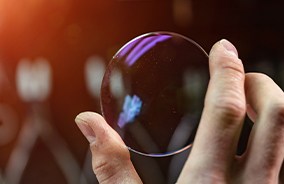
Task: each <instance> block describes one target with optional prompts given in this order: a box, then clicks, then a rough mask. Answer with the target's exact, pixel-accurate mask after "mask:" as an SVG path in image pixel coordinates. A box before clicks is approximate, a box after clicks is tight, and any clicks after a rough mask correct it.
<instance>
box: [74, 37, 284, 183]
mask: <svg viewBox="0 0 284 184" xmlns="http://www.w3.org/2000/svg"><path fill="white" fill-rule="evenodd" d="M209 68H210V82H209V86H208V90H207V94H206V98H205V105H204V109H203V114H202V117H201V120H200V124H199V128H198V131H197V134H196V138H195V142H194V145H193V148H192V151H191V153H190V155H189V157H188V160H187V161H186V163H185V165H184V167H183V170H182V172H181V174H180V176H179V179H178V181H177V183H179V184H183V183H196V184H203V183H206V184H208V183H213V184H215V183H216V184H227V183H233V184H234V183H236V184H284V171H283V170H284V166H283V159H284V93H283V91H282V90H281V89H280V88H279V87H278V86H277V84H275V83H274V81H273V80H272V79H271V78H269V77H268V76H266V75H264V74H261V73H247V74H245V73H244V68H243V64H242V61H241V60H240V59H239V58H238V53H237V50H236V48H235V47H234V46H233V45H232V44H231V43H230V42H228V41H227V40H221V41H219V42H217V43H216V44H215V45H214V46H213V47H212V49H211V51H210V54H209ZM246 113H247V114H248V115H249V117H250V118H251V119H252V121H253V122H254V123H255V125H254V127H253V130H252V132H251V135H250V139H249V143H248V148H247V150H246V152H245V153H244V154H243V155H242V156H236V155H235V151H236V147H237V143H238V139H239V136H240V131H241V127H242V125H243V120H244V117H245V115H246ZM75 121H76V123H77V125H78V127H79V128H80V130H81V131H82V133H83V134H84V135H85V137H86V138H87V139H88V141H89V142H90V148H91V151H92V156H93V157H92V164H93V170H94V173H95V174H96V177H97V179H98V181H99V182H100V183H131V184H135V183H142V181H141V179H140V178H139V176H138V174H137V172H136V171H135V168H134V166H133V165H132V163H131V160H130V155H129V151H128V150H127V148H126V146H125V144H124V143H123V141H122V140H121V138H120V137H119V135H118V134H117V133H116V132H115V131H114V130H113V129H112V128H111V127H110V126H109V125H108V124H107V123H106V122H105V120H104V119H103V117H102V116H101V115H99V114H97V113H94V112H84V113H81V114H79V115H78V116H77V117H76V119H75Z"/></svg>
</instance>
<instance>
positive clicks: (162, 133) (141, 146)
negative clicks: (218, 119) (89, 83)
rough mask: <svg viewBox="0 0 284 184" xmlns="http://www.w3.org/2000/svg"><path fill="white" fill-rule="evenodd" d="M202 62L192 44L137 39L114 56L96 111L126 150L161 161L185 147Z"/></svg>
mask: <svg viewBox="0 0 284 184" xmlns="http://www.w3.org/2000/svg"><path fill="white" fill-rule="evenodd" d="M207 60H208V56H207V54H206V52H205V51H204V50H203V49H202V48H201V47H200V46H199V45H198V44H197V43H195V42H194V41H192V40H190V39H189V38H186V37H184V36H182V35H179V34H176V33H170V32H153V33H147V34H144V35H142V36H139V37H137V38H135V39H133V40H131V41H130V42H128V43H127V44H126V45H124V46H123V47H122V48H121V49H120V50H119V51H118V52H117V53H116V54H115V55H114V57H113V59H112V60H111V62H110V64H109V65H108V67H107V69H106V72H105V75H104V78H103V81H102V86H101V108H102V113H103V116H104V118H105V119H106V121H107V122H108V123H109V124H110V125H111V127H112V128H114V129H115V130H116V131H117V132H118V133H119V135H120V136H121V137H122V139H123V141H124V142H125V144H126V145H127V146H128V147H129V149H130V150H132V151H134V152H136V153H139V154H142V155H145V156H152V157H162V156H168V155H173V154H176V153H179V152H181V151H183V150H185V149H187V148H190V147H191V144H192V142H193V140H194V136H195V132H196V130H197V126H198V123H199V120H200V115H201V111H202V108H203V101H204V95H205V91H206V88H207V84H208V66H207V65H208V61H207Z"/></svg>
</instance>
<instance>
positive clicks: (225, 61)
mask: <svg viewBox="0 0 284 184" xmlns="http://www.w3.org/2000/svg"><path fill="white" fill-rule="evenodd" d="M219 64H220V67H221V69H223V70H226V71H229V72H230V73H234V74H235V75H236V76H238V77H242V78H243V76H244V67H243V64H242V62H241V61H240V59H238V58H232V57H228V56H223V57H221V58H220V63H219Z"/></svg>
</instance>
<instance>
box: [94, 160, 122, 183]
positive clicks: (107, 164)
mask: <svg viewBox="0 0 284 184" xmlns="http://www.w3.org/2000/svg"><path fill="white" fill-rule="evenodd" d="M93 171H94V173H95V175H96V177H97V179H98V180H99V182H100V183H110V182H111V181H113V180H114V179H113V178H115V176H116V175H117V174H118V173H119V164H116V163H115V162H113V161H110V160H105V159H101V160H100V161H97V162H95V163H94V162H93Z"/></svg>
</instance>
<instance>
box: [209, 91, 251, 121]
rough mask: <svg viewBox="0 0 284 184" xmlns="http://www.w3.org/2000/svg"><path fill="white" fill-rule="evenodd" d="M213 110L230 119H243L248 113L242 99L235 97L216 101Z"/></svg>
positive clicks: (224, 97)
mask: <svg viewBox="0 0 284 184" xmlns="http://www.w3.org/2000/svg"><path fill="white" fill-rule="evenodd" d="M213 108H214V109H215V111H216V113H218V114H220V115H221V116H223V117H225V118H229V119H241V118H243V117H244V116H245V113H246V107H245V103H244V102H243V101H242V100H241V99H238V98H234V97H233V96H225V95H224V96H222V97H220V98H219V99H216V102H215V105H214V106H213Z"/></svg>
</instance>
